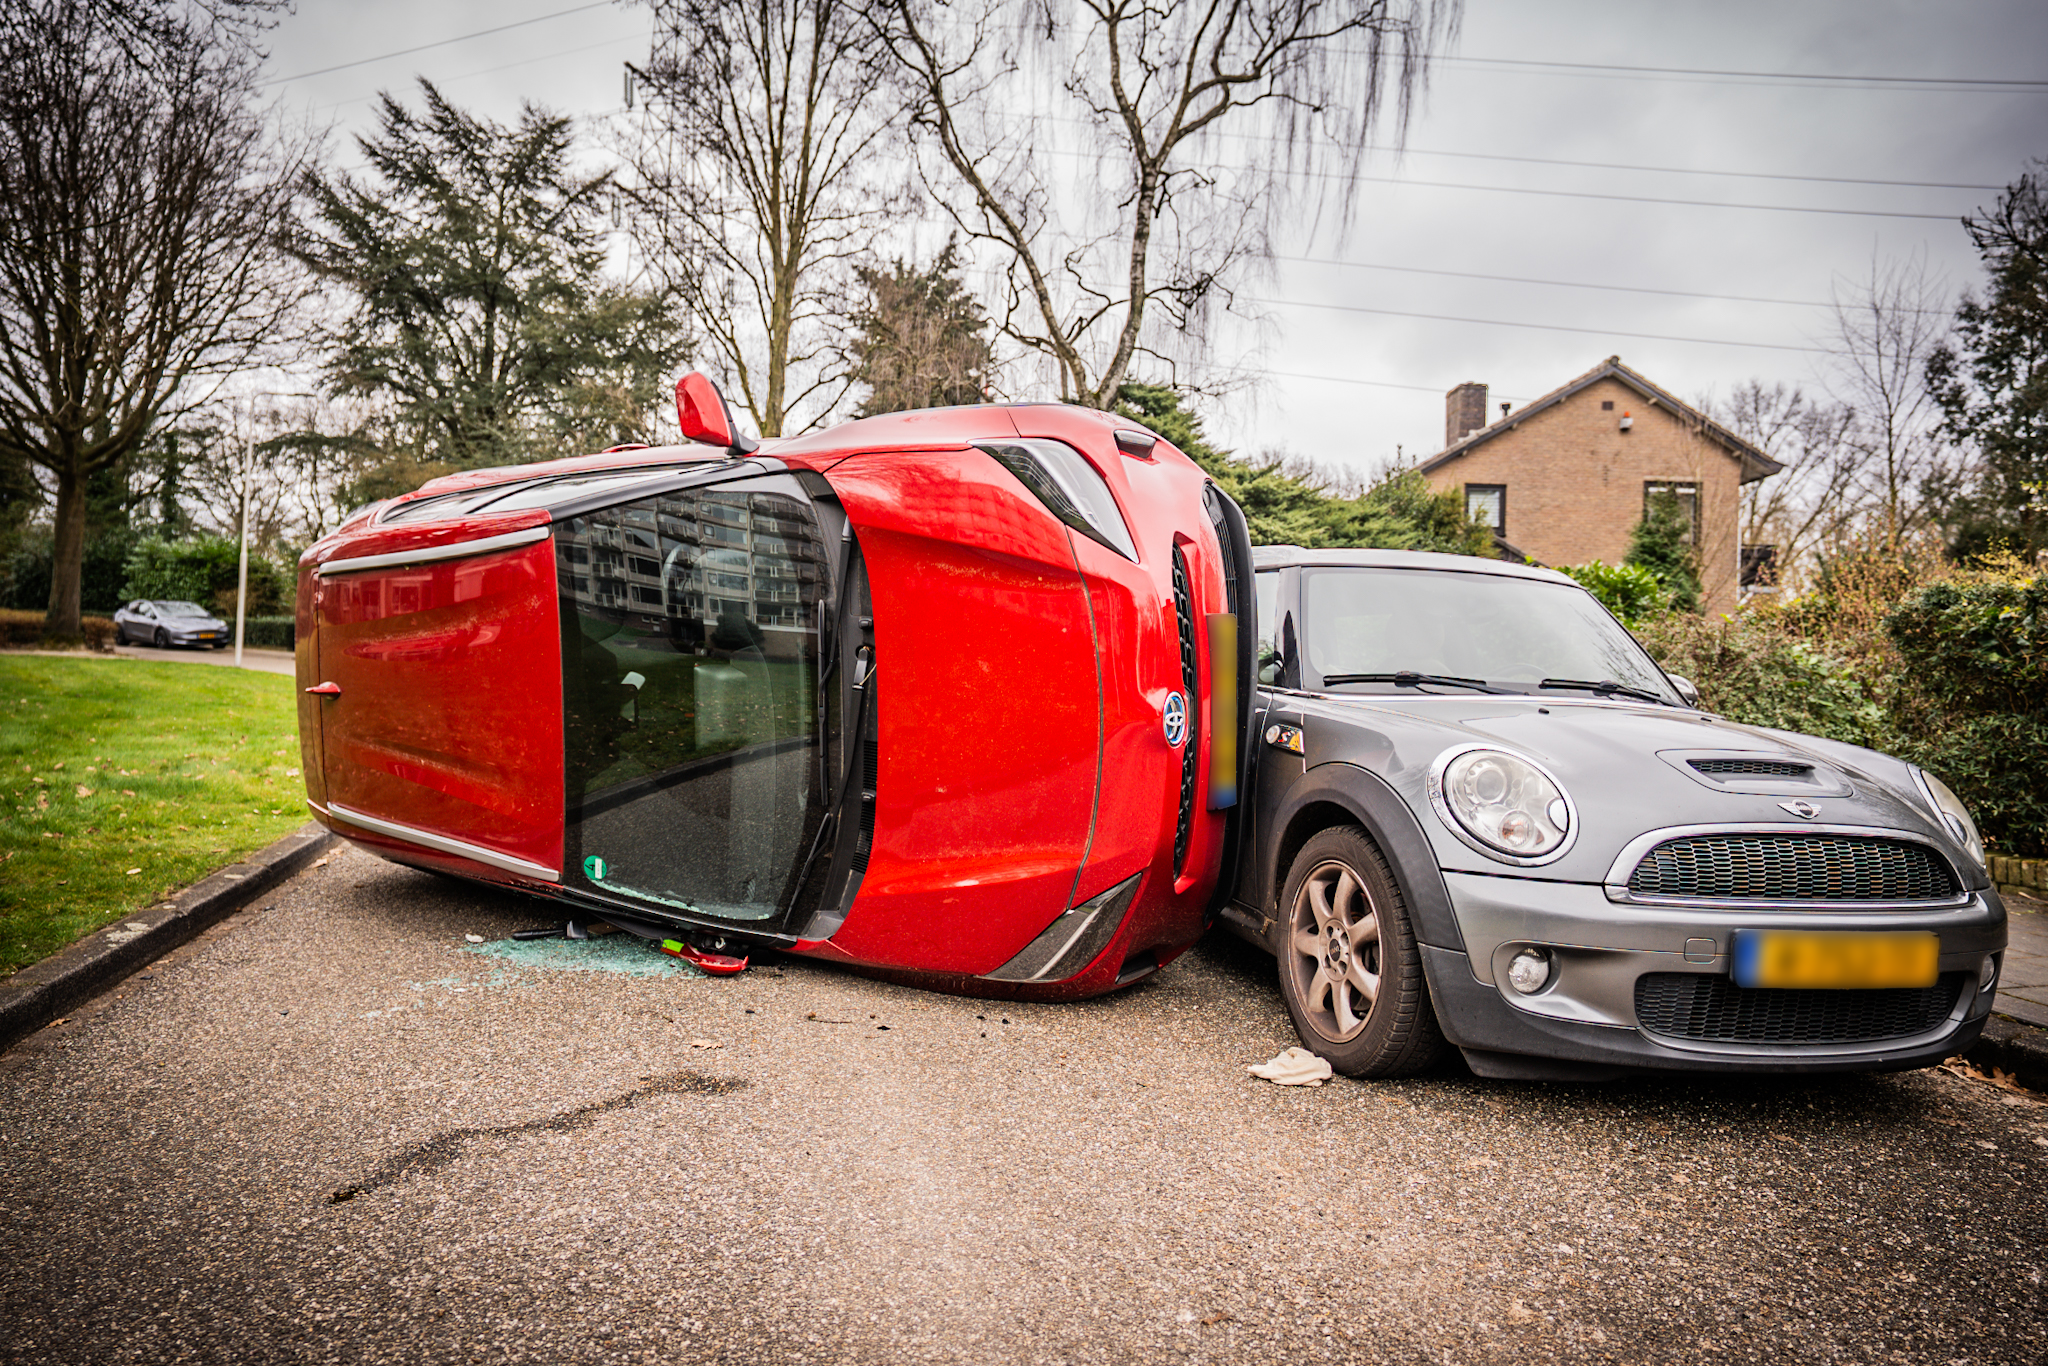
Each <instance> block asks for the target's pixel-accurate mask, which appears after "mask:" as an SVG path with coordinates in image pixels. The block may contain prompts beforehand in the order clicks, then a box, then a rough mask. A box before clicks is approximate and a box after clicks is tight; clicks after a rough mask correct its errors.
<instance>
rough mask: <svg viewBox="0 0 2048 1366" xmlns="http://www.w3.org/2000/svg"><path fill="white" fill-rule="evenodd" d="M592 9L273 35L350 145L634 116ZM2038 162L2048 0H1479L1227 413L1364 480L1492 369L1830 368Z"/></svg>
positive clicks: (1238, 439) (1267, 292) (1682, 373)
mask: <svg viewBox="0 0 2048 1366" xmlns="http://www.w3.org/2000/svg"><path fill="white" fill-rule="evenodd" d="M572 6H573V0H299V6H298V11H297V12H296V13H295V14H292V15H289V16H286V17H285V18H284V19H283V20H282V22H281V23H280V24H279V25H278V27H277V29H276V30H275V32H274V33H273V34H272V36H271V42H270V44H269V46H270V51H271V54H272V55H271V62H270V67H271V71H272V73H273V76H274V77H275V78H276V79H277V82H278V83H277V85H276V86H275V87H274V93H275V94H277V95H279V96H281V97H282V98H283V99H284V101H285V102H286V103H287V105H288V106H290V107H292V108H294V109H298V110H303V111H308V112H310V113H312V114H314V115H315V116H316V117H318V118H320V119H322V120H332V121H334V123H335V125H336V127H337V129H338V130H339V131H340V132H342V133H343V134H347V133H350V132H353V131H356V130H360V129H362V128H364V127H366V126H367V125H368V120H369V118H370V116H371V113H372V100H373V98H374V96H375V94H376V92H377V91H378V90H380V89H387V88H389V89H393V90H401V89H408V88H409V87H410V85H411V82H412V80H413V78H414V77H415V76H416V75H424V76H427V77H429V78H430V79H432V80H434V81H436V82H437V83H440V84H441V85H442V86H443V87H444V89H445V90H446V92H447V93H448V95H449V96H450V97H451V98H453V99H455V100H456V101H457V102H459V103H462V104H464V105H466V106H468V107H472V108H475V109H477V110H478V111H479V112H483V113H487V114H490V115H492V116H494V117H498V118H510V117H512V116H513V115H514V114H515V113H516V111H517V109H518V106H519V102H520V100H522V99H531V100H533V101H536V102H538V103H540V104H543V105H546V106H548V107H550V108H553V109H556V110H559V111H563V112H567V113H571V114H575V115H578V116H583V117H588V118H601V117H604V116H607V115H610V114H613V113H616V112H617V111H618V110H619V109H620V108H621V101H622V64H623V63H624V62H626V61H639V60H643V59H644V58H645V56H646V52H647V46H648V37H649V32H650V27H651V24H650V18H649V13H648V11H647V10H645V9H644V8H639V7H627V6H620V5H615V4H601V5H598V6H596V7H591V6H589V5H587V4H586V5H585V6H583V7H581V8H573V7H572ZM528 20H531V21H533V22H523V21H528ZM507 25H512V27H503V26H507ZM491 29H497V30H499V31H497V32H481V31H482V30H491ZM448 39H455V40H456V41H452V42H444V41H443V40H448ZM426 44H437V45H435V46H431V47H425V48H424V50H420V51H415V52H410V53H406V54H404V55H394V56H388V57H386V56H384V54H390V53H397V52H399V51H400V50H401V49H407V48H420V47H422V45H426ZM365 58H380V60H373V61H364V60H363V59H365ZM344 64H346V65H344ZM1567 64H1577V65H1567ZM336 67H339V68H340V69H334V70H329V69H327V68H336ZM1652 68H1670V69H1676V70H1677V71H1678V72H1681V73H1708V72H1713V73H1771V74H1769V75H1753V74H1735V75H1727V74H1673V72H1671V71H1663V72H1660V71H1654V70H1652ZM1876 78H1888V79H1876ZM1993 81H2013V82H2022V83H2031V84H2023V85H2019V86H2004V87H2001V86H1997V85H1991V84H1986V82H1993ZM337 150H339V151H342V152H343V153H344V154H346V153H347V152H350V151H352V148H349V147H348V146H347V140H346V137H343V138H342V139H341V140H340V141H339V144H338V148H337ZM2030 157H2048V3H2042V0H1967V2H1966V0H1945V2H1944V3H1936V0H1803V3H1797V4H1788V3H1785V0H1714V2H1713V3H1711V4H1696V5H1691V6H1683V7H1681V6H1677V5H1672V4H1660V5H1654V6H1652V5H1645V4H1643V3H1641V0H1468V4H1467V6H1466V11H1465V22H1464V30H1463V33H1462V36H1461V37H1460V39H1459V41H1458V42H1457V44H1456V45H1455V47H1454V48H1453V49H1451V51H1450V54H1449V55H1448V56H1447V57H1445V59H1444V60H1442V61H1441V62H1440V64H1439V65H1438V66H1437V67H1436V70H1435V74H1434V77H1433V80H1432V82H1431V86H1430V90H1429V93H1428V95H1427V98H1426V101H1425V103H1424V105H1423V107H1422V109H1421V110H1420V112H1419V114H1418V116H1417V117H1416V118H1415V120H1414V122H1413V125H1412V127H1411V129H1410V132H1409V136H1408V143H1407V152H1406V154H1405V156H1402V157H1399V158H1396V157H1393V156H1391V155H1375V156H1374V158H1373V159H1372V160H1371V161H1370V162H1369V163H1368V165H1367V175H1368V176H1369V177H1376V178H1378V179H1372V180H1368V181H1367V182H1366V183H1364V184H1362V185H1361V186H1360V187H1359V195H1360V200H1359V202H1358V204H1357V205H1356V213H1355V216H1354V221H1355V226H1354V227H1353V228H1352V229H1351V231H1350V232H1349V233H1348V235H1347V236H1345V237H1344V238H1343V239H1342V240H1341V241H1340V240H1337V239H1335V238H1334V237H1332V236H1330V235H1328V234H1324V235H1321V236H1320V237H1316V238H1307V237H1304V238H1303V239H1302V240H1293V241H1285V242H1282V243H1280V244H1279V248H1280V251H1281V252H1282V256H1283V259H1282V260H1281V261H1280V262H1279V263H1278V267H1277V271H1276V275H1275V278H1274V279H1273V281H1272V282H1271V283H1270V284H1266V285H1261V286H1259V287H1258V288H1257V289H1256V290H1254V291H1252V293H1253V294H1255V296H1256V298H1257V299H1258V300H1259V301H1261V304H1262V306H1263V307H1264V309H1265V311H1266V313H1267V318H1268V325H1267V326H1266V327H1265V328H1263V329H1262V330H1261V331H1260V332H1258V333H1257V334H1254V333H1252V332H1251V331H1249V330H1245V331H1242V332H1239V333H1233V334H1226V335H1221V336H1219V337H1218V339H1217V340H1218V344H1219V346H1222V347H1224V348H1226V349H1242V348H1243V347H1244V346H1246V345H1249V344H1250V343H1251V341H1252V339H1253V338H1254V336H1255V335H1256V336H1258V337H1261V338H1263V339H1264V340H1263V348H1262V350H1261V351H1260V352H1259V353H1258V356H1257V360H1258V368H1259V369H1260V370H1262V371H1263V373H1264V375H1265V378H1264V380H1263V382H1262V383H1260V384H1259V385H1258V386H1257V387H1256V388H1255V389H1254V390H1253V391H1251V392H1249V393H1247V394H1245V395H1242V396H1239V397H1237V398H1235V399H1233V400H1231V401H1229V402H1227V403H1221V402H1219V403H1214V404H1211V405H1209V406H1208V408H1207V409H1206V414H1207V416H1208V418H1209V421H1210V426H1211V430H1212V432H1214V433H1215V434H1216V435H1218V436H1219V437H1221V438H1222V439H1223V440H1224V441H1225V442H1226V443H1228V444H1230V445H1233V446H1236V447H1238V448H1240V449H1246V450H1255V449H1283V450H1286V451H1288V452H1291V453H1295V454H1300V455H1307V456H1310V457H1312V458H1314V459H1317V460H1319V461H1323V462H1325V463H1328V464H1333V465H1347V466H1351V467H1353V468H1356V469H1360V470H1367V469H1371V468H1373V467H1375V466H1377V465H1379V464H1381V463H1382V462H1383V461H1385V460H1386V459H1387V458H1388V457H1391V456H1392V455H1393V454H1394V452H1395V450H1396V448H1397V447H1398V448H1399V449H1401V450H1402V451H1403V452H1404V453H1405V454H1406V455H1407V456H1408V457H1410V458H1412V457H1414V456H1415V455H1416V454H1417V453H1418V452H1420V453H1424V454H1426V453H1429V452H1433V451H1435V450H1436V449H1438V448H1439V447H1440V446H1441V445H1442V444H1443V420H1444V419H1443V392H1444V391H1445V390H1446V389H1449V388H1450V387H1451V386H1453V385H1454V384H1457V383H1459V382H1460V381H1463V380H1468V379H1469V380H1479V381H1481V382H1483V383H1486V384H1489V385H1491V386H1492V387H1493V398H1494V400H1495V402H1496V403H1498V401H1500V400H1503V399H1505V400H1512V401H1514V402H1516V403H1517V404H1519V403H1521V402H1525V401H1527V400H1528V399H1531V398H1534V397H1536V396H1538V395H1540V394H1542V393H1544V392H1546V391H1548V390H1550V389H1552V388H1555V387H1556V386H1557V385H1559V384H1561V383H1563V382H1565V381H1566V380H1568V379H1570V378H1572V377H1573V376H1575V375H1578V374H1580V373H1581V372H1583V371H1585V370H1587V369H1589V368H1591V367H1592V366H1594V365H1596V364H1598V363H1599V362H1600V361H1601V360H1602V359H1603V358H1605V357H1607V356H1609V355H1614V354H1619V355H1620V356H1621V357H1622V358H1623V360H1624V361H1625V362H1626V363H1627V364H1629V365H1630V366H1632V367H1633V368H1635V369H1637V370H1639V371H1640V372H1642V373H1643V374H1645V375H1646V376H1648V377H1649V378H1650V379H1652V380H1653V381H1655V382H1657V383H1658V384H1660V385H1662V386H1663V387H1664V388H1666V389H1668V390H1670V391H1672V392H1674V393H1676V394H1678V395H1680V396H1682V397H1685V398H1688V399H1693V398H1698V397H1701V396H1703V395H1707V394H1710V393H1725V392H1726V391H1727V390H1728V389H1729V388H1730V387H1731V386H1733V385H1734V384H1737V383H1739V382H1741V381H1742V380H1745V379H1748V378H1751V377H1762V378H1766V379H1772V380H1786V381H1791V382H1797V383H1802V384H1806V385H1808V386H1810V387H1814V386H1816V385H1817V383H1818V381H1819V380H1820V379H1821V376H1822V371H1823V368H1824V364H1825V357H1824V356H1822V355H1821V354H1819V353H1818V352H1817V350H1816V348H1817V347H1818V345H1819V344H1820V343H1821V342H1822V341H1823V340H1824V339H1825V336H1826V333H1827V330H1828V311H1827V309H1826V307H1825V305H1826V302H1827V301H1828V300H1829V299H1830V298H1831V296H1832V295H1833V293H1834V292H1835V291H1836V290H1837V289H1838V288H1844V287H1847V286H1848V285H1850V284H1851V283H1853V281H1854V280H1855V279H1856V278H1858V277H1859V276H1862V275H1864V274H1866V273H1867V272H1868V270H1869V267H1870V263H1871V261H1872V259H1873V257H1874V256H1875V257H1879V258H1886V259H1889V258H1899V257H1908V256H1911V255H1913V254H1915V253H1920V254H1922V255H1923V256H1924V258H1925V260H1926V262H1927V265H1928V266H1929V268H1930V269H1931V270H1932V271H1934V272H1936V273H1937V274H1939V275H1941V276H1943V277H1945V278H1946V281H1947V283H1948V284H1949V286H1950V287H1951V289H1952V290H1960V289H1962V288H1963V287H1965V286H1968V285H1971V284H1974V283H1975V281H1976V280H1977V278H1978V270H1977V262H1976V257H1975V254H1974V253H1973V252H1972V251H1971V249H1970V246H1969V242H1968V240H1967V238H1966V237H1965V236H1964V234H1963V231H1962V229H1961V227H1960V226H1959V224H1958V223H1957V219H1958V218H1959V217H1960V216H1961V215H1963V214H1965V213H1969V212H1972V211H1973V210H1975V209H1977V208H1978V207H1980V206H1988V205H1990V204H1991V203H1992V202H1993V200H1994V199H1995V198H1996V194H1997V188H1998V187H2001V186H2003V185H2005V184H2006V183H2008V182H2009V181H2011V180H2012V179H2014V178H2015V177H2016V176H2017V175H2018V174H2019V172H2020V170H2021V169H2022V167H2023V166H2024V164H2025V162H2026V161H2027V159H2028V158H2030ZM1545 161H1550V162H1570V163H1594V164H1591V165H1587V164H1573V165H1548V164H1543V162H1545ZM1871 181H1882V182H1911V183H1910V184H1870V183H1856V182H1871ZM1951 187H1961V188H1951ZM1645 201H1651V202H1645ZM1678 201H1682V202H1678ZM1297 258H1299V259H1297ZM1433 272H1435V273H1433ZM1441 272H1459V273H1463V274H1464V275H1468V276H1469V275H1480V276H1489V277H1506V278H1491V279H1471V278H1460V276H1459V275H1454V274H1447V273H1441ZM1759 301H1768V302H1759ZM1496 411H1497V409H1496Z"/></svg>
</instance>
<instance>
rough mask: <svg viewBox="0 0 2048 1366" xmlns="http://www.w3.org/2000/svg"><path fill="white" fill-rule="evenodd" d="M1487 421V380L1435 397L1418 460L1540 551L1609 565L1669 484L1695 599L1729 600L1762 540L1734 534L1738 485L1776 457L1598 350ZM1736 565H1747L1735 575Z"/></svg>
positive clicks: (1764, 473)
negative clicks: (1428, 445)
mask: <svg viewBox="0 0 2048 1366" xmlns="http://www.w3.org/2000/svg"><path fill="white" fill-rule="evenodd" d="M1500 406H1501V413H1500V416H1499V417H1497V418H1496V419H1494V420H1493V421H1492V422H1491V423H1489V422H1488V421H1487V414H1486V386H1485V385H1484V384H1476V383H1467V384H1461V385H1459V386H1458V387H1457V388H1455V389H1453V390H1451V391H1450V393H1449V394H1448V395H1447V396H1446V401H1445V424H1444V442H1445V446H1444V449H1443V450H1441V451H1439V452H1438V453H1437V454H1435V455H1433V456H1431V457H1430V458H1429V459H1427V460H1425V461H1423V462H1422V464H1421V466H1420V468H1421V471H1422V473H1423V474H1424V475H1425V476H1427V477H1428V479H1429V481H1430V482H1431V483H1432V484H1434V485H1435V486H1436V487H1438V488H1450V489H1462V490H1463V492H1464V495H1465V507H1466V510H1467V511H1468V512H1469V513H1471V514H1473V515H1474V516H1476V517H1478V518H1480V519H1481V520H1483V521H1486V522H1488V523H1490V524H1491V525H1492V527H1493V530H1494V535H1495V536H1496V537H1498V538H1499V539H1501V540H1502V541H1504V542H1506V543H1507V544H1508V545H1509V546H1510V547H1511V548H1512V549H1514V550H1516V551H1519V552H1520V553H1521V554H1523V555H1525V556H1527V557H1528V558H1530V559H1532V560H1535V561H1536V562H1538V563H1539V564H1551V565H1561V564H1585V563H1586V562H1587V561H1589V560H1596V559H1597V560H1604V561H1606V562H1607V563H1608V564H1619V563H1621V561H1622V559H1623V558H1624V557H1625V556H1626V555H1627V554H1628V541H1629V532H1630V530H1631V529H1632V528H1634V526H1635V524H1636V523H1637V522H1639V521H1641V520H1642V517H1643V511H1644V509H1645V508H1646V507H1647V506H1648V505H1649V501H1650V499H1651V497H1652V496H1653V495H1655V494H1658V493H1663V492H1669V493H1671V494H1674V495H1675V496H1676V497H1677V498H1678V501H1679V505H1680V507H1682V508H1683V509H1684V510H1685V512H1686V513H1687V515H1688V517H1689V518H1690V520H1691V521H1692V525H1693V537H1694V544H1695V545H1696V546H1698V548H1699V563H1700V589H1701V599H1702V606H1704V607H1705V609H1706V610H1707V611H1709V612H1728V611H1732V610H1734V608H1735V604H1736V602H1737V600H1738V598H1739V597H1740V592H1741V588H1742V586H1743V584H1744V582H1745V579H1746V578H1748V577H1753V575H1754V571H1755V568H1756V565H1757V563H1758V559H1759V556H1758V553H1757V552H1759V551H1760V550H1762V549H1764V548H1762V547H1751V548H1750V553H1749V554H1748V555H1745V553H1744V550H1743V546H1742V515H1741V514H1742V486H1743V485H1744V484H1747V483H1751V482H1753V481H1755V480H1758V479H1764V478H1768V477H1769V476H1771V475H1773V474H1776V473H1777V472H1778V471H1779V470H1781V469H1783V468H1784V466H1782V465H1780V464H1779V463H1778V462H1777V461H1775V460H1773V459H1771V458H1770V457H1769V456H1768V455H1765V454H1764V453H1763V452H1762V451H1760V450H1758V449H1757V448H1756V447H1754V446H1752V445H1750V444H1749V443H1748V442H1746V441H1744V440H1742V439H1741V438H1740V437H1738V436H1736V435H1735V434H1734V433H1733V432H1730V431H1729V430H1728V429H1727V428H1725V427H1722V426H1720V425H1719V424H1718V423H1715V422H1714V421H1712V420H1711V419H1710V418H1708V417H1706V416H1705V415H1704V414H1702V413H1700V412H1698V411H1697V410H1695V409H1694V408H1692V407H1690V406H1688V405H1687V404H1684V403H1681V402H1679V401H1678V400H1677V399H1675V398H1673V397H1672V396H1671V395H1670V394H1667V393H1665V392H1664V391H1663V390H1662V389H1659V388H1658V387H1657V386H1656V385H1654V384H1652V383H1650V381H1648V380H1646V379H1644V378H1643V377H1642V376H1641V375H1639V374H1637V373H1636V372H1635V371H1633V370H1631V369H1629V368H1628V367H1627V366H1625V365H1623V364H1622V363H1621V357H1619V356H1609V357H1608V358H1607V359H1606V360H1605V361H1602V362H1601V363H1600V364H1599V365H1597V366H1595V367H1594V368H1593V369H1591V370H1589V371H1587V372H1586V373H1585V374H1583V375H1581V376H1579V377H1578V378H1577V379H1575V380H1573V381H1572V382H1571V383H1569V384H1567V385H1565V386H1564V387H1563V388H1561V389H1555V390H1552V391H1551V392H1550V393H1548V394H1545V395H1544V396H1543V397H1542V398H1539V399H1537V400H1536V401H1534V402H1533V403H1529V404H1526V405H1525V406H1523V407H1522V408H1521V409H1520V410H1519V411H1515V412H1510V411H1509V410H1508V405H1507V404H1505V403H1503V404H1501V405H1500ZM1745 569H1747V570H1748V571H1749V572H1748V574H1745Z"/></svg>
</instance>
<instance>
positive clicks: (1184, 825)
mask: <svg viewBox="0 0 2048 1366" xmlns="http://www.w3.org/2000/svg"><path fill="white" fill-rule="evenodd" d="M1173 614H1174V617H1175V618H1176V620H1177V621H1178V623H1179V628H1180V687H1181V696H1182V697H1184V698H1186V699H1187V718H1188V721H1187V734H1186V736H1185V737H1184V738H1183V739H1182V740H1181V742H1180V823H1179V824H1178V825H1176V826H1175V827H1174V829H1173V871H1174V873H1175V875H1176V876H1178V875H1179V873H1180V871H1181V869H1182V868H1183V867H1184V866H1185V865H1186V863H1187V859H1188V837H1189V836H1190V835H1191V834H1193V833H1194V827H1195V718H1196V717H1197V716H1199V715H1201V708H1200V707H1199V706H1198V705H1197V703H1196V699H1197V696H1198V695H1197V693H1196V692H1195V604H1194V597H1193V595H1192V594H1191V593H1190V592H1189V591H1188V563H1187V561H1186V560H1185V559H1182V558H1181V553H1180V547H1179V546H1175V547H1174V548H1173Z"/></svg>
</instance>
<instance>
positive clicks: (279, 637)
mask: <svg viewBox="0 0 2048 1366" xmlns="http://www.w3.org/2000/svg"><path fill="white" fill-rule="evenodd" d="M296 639H297V632H296V630H295V629H294V621H293V619H292V618H291V617H249V618H247V619H245V620H244V621H243V622H242V644H244V645H247V646H249V647H251V648H254V649H264V650H289V649H291V648H292V643H293V641H295V640H296Z"/></svg>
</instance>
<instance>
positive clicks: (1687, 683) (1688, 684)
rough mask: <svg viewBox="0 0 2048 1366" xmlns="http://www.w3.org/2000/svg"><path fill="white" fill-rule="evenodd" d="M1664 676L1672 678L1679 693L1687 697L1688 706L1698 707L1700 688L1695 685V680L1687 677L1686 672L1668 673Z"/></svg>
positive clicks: (1673, 684)
mask: <svg viewBox="0 0 2048 1366" xmlns="http://www.w3.org/2000/svg"><path fill="white" fill-rule="evenodd" d="M1664 676H1665V677H1666V678H1668V679H1670V680H1671V686H1672V687H1674V688H1676V689H1678V695H1679V696H1680V697H1682V698H1684V699H1685V705H1686V706H1688V707H1697V706H1698V705H1699V704H1700V690H1699V689H1698V688H1697V687H1695V686H1694V685H1693V681H1692V680H1691V679H1690V678H1687V677H1686V676H1685V675H1684V674H1673V673H1667V674H1665V675H1664Z"/></svg>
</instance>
